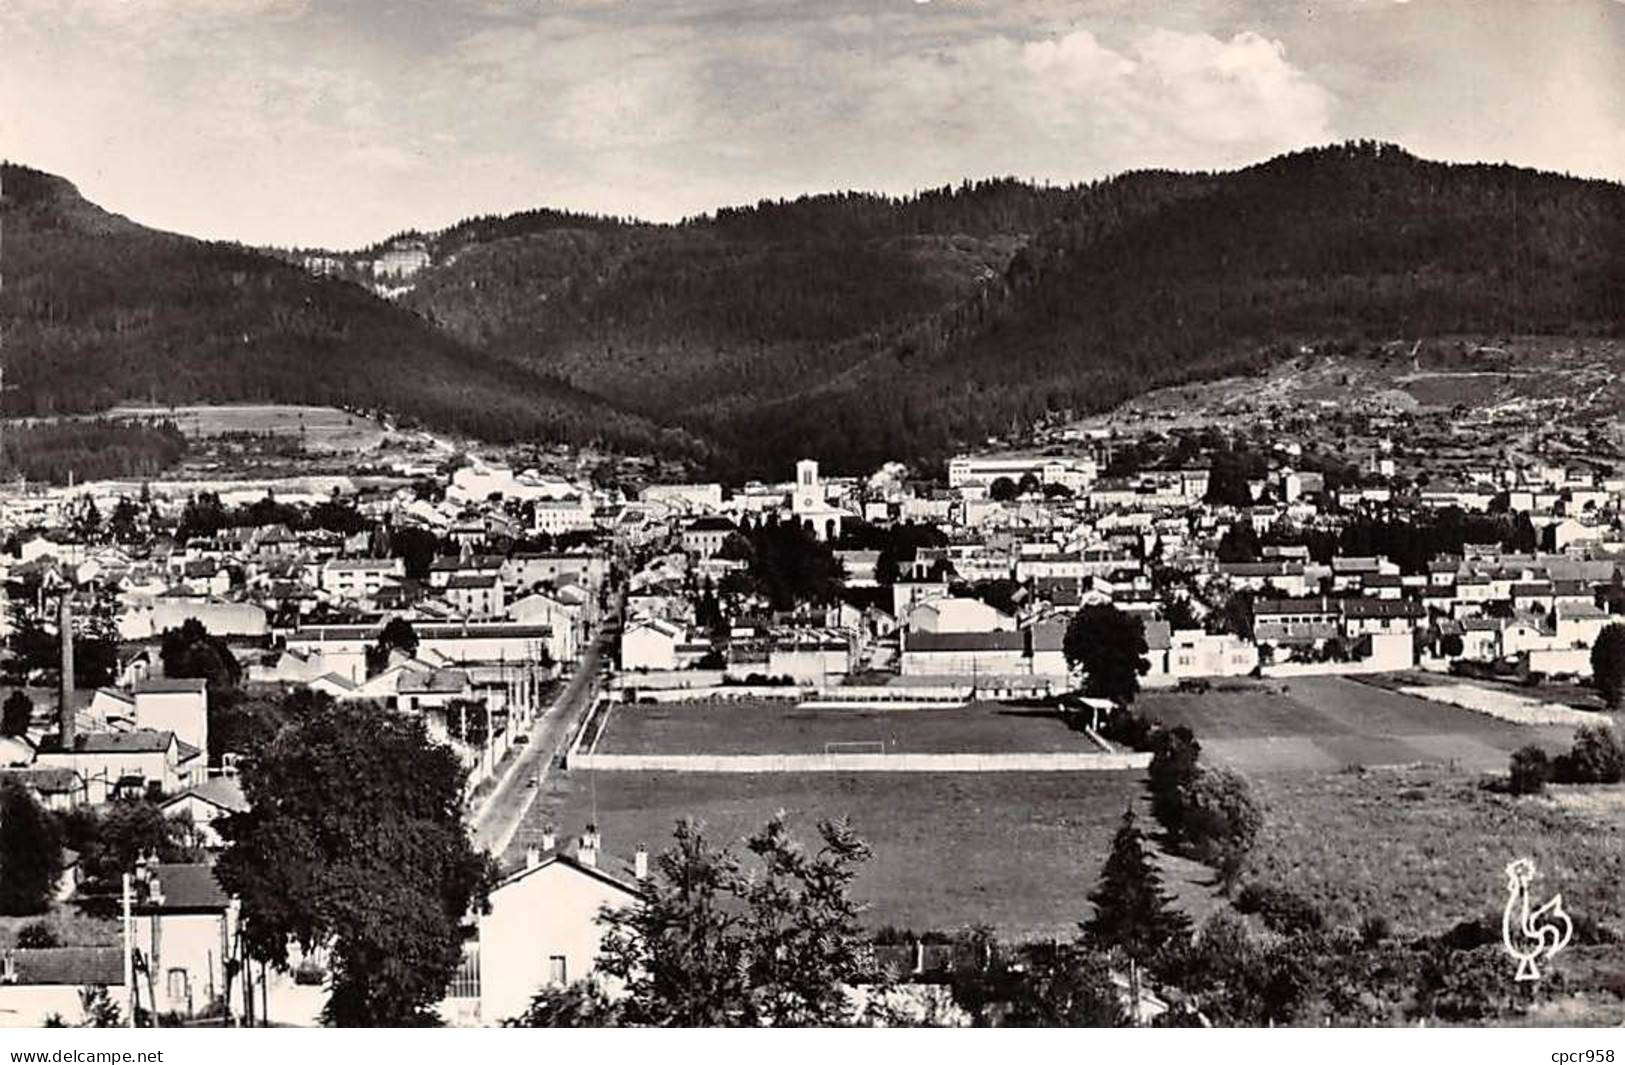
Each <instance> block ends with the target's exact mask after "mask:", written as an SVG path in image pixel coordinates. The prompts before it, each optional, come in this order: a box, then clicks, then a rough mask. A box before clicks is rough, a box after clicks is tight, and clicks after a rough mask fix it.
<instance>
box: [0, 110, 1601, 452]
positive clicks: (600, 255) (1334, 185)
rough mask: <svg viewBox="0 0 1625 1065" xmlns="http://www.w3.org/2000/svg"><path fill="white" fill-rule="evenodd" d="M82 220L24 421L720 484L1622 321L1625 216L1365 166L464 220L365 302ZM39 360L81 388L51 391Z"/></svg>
mask: <svg viewBox="0 0 1625 1065" xmlns="http://www.w3.org/2000/svg"><path fill="white" fill-rule="evenodd" d="M41 177H42V178H43V175H42V176H41ZM7 182H8V185H7V196H8V200H11V199H12V193H11V188H10V183H11V176H10V172H9V171H8V174H7ZM64 184H65V183H64ZM69 188H71V187H69ZM58 198H59V199H60V197H58ZM75 199H76V197H75ZM8 212H9V213H8V219H7V221H8V232H7V235H8V238H9V237H10V235H11V215H12V214H16V213H17V208H16V206H15V205H14V204H8ZM94 212H95V209H94V208H90V207H89V206H88V205H83V204H82V201H79V203H78V204H71V203H62V204H59V205H58V206H57V207H56V208H55V210H54V213H55V215H57V216H60V218H61V219H62V221H61V222H60V223H58V224H55V225H46V224H45V223H43V222H42V221H39V220H36V221H34V222H32V223H25V227H24V232H25V234H27V233H28V232H29V230H30V227H31V228H32V231H33V234H34V238H33V243H34V245H35V247H36V249H37V250H36V251H35V253H34V254H35V256H36V258H35V259H34V260H33V261H32V262H30V260H29V259H28V258H27V255H26V253H25V255H24V256H23V257H21V258H22V262H21V263H20V264H18V263H16V262H15V261H14V260H10V259H9V257H8V267H7V280H8V286H7V293H6V302H7V304H8V310H9V311H10V314H11V315H12V316H17V317H19V318H20V320H21V323H22V328H21V329H18V328H17V327H16V326H14V325H13V326H11V329H12V331H13V335H14V336H15V337H16V338H17V339H15V340H14V341H13V343H12V345H11V350H13V351H14V352H15V351H18V350H19V349H20V350H21V351H22V352H23V355H22V356H21V358H20V359H18V360H17V361H19V362H24V364H25V365H26V361H32V362H34V363H35V367H36V368H35V370H34V372H33V374H32V376H30V377H27V378H25V379H24V380H25V384H24V388H25V397H26V398H27V401H28V403H29V404H30V407H29V409H30V410H41V409H51V408H52V404H57V405H62V404H64V403H66V402H67V396H68V395H72V396H73V397H74V398H75V401H76V402H80V403H81V404H85V403H88V404H96V403H102V402H105V401H106V400H107V399H108V398H110V397H114V396H115V394H116V395H117V396H118V397H125V396H133V397H137V398H146V397H147V396H148V394H149V393H155V394H156V395H158V396H159V397H161V398H171V397H173V396H175V394H176V393H177V392H180V393H182V394H181V395H180V396H179V397H178V398H187V399H199V398H214V399H228V398H256V399H283V400H311V399H320V398H324V397H322V396H321V395H320V393H321V392H322V391H323V390H324V389H335V388H337V389H339V390H341V391H342V394H343V396H344V397H345V398H352V397H354V398H356V399H357V400H358V401H359V402H360V403H361V404H362V405H373V406H380V407H387V408H391V409H400V410H401V411H402V412H403V413H406V414H409V415H411V416H413V417H417V418H420V419H422V420H424V421H425V422H430V423H435V424H442V425H445V426H446V427H448V428H454V429H455V428H462V429H465V430H466V431H471V432H475V433H477V434H478V435H487V436H491V437H493V438H496V439H512V438H516V437H521V436H525V435H549V436H551V437H552V438H555V439H562V440H565V441H570V442H581V441H582V440H584V439H587V438H594V437H595V438H597V439H600V440H604V441H606V442H610V443H614V444H616V445H617V446H623V447H631V448H649V449H658V450H662V451H664V452H666V453H668V454H670V453H673V452H681V453H683V454H686V455H687V456H689V457H692V458H695V459H696V460H697V462H698V463H699V464H700V465H702V466H704V467H706V468H707V471H708V472H709V473H711V474H712V475H716V476H722V477H726V478H729V479H737V478H744V477H749V476H771V477H781V476H783V475H784V471H785V470H787V469H788V468H789V465H790V463H791V462H793V460H794V459H795V458H797V457H800V456H805V455H816V456H818V457H819V458H821V459H822V460H824V461H825V462H826V463H827V464H828V465H829V466H831V467H832V468H834V469H838V470H848V471H859V470H862V469H864V468H866V467H870V466H872V465H873V464H875V463H878V462H880V461H884V460H887V459H894V458H901V459H909V460H930V459H935V458H939V457H940V456H941V455H943V454H944V453H946V452H947V451H948V450H949V449H951V448H953V447H956V446H960V445H962V444H964V443H966V442H975V441H978V440H980V439H982V438H984V437H986V436H987V435H989V434H990V433H1003V432H1006V431H1008V430H1009V429H1010V428H1011V427H1012V426H1018V427H1019V426H1021V425H1023V424H1027V423H1030V422H1032V421H1034V420H1036V419H1039V418H1042V417H1045V416H1046V415H1048V414H1051V413H1054V412H1061V411H1068V412H1072V413H1074V414H1082V413H1086V412H1091V411H1098V410H1102V409H1105V408H1107V407H1110V406H1112V405H1115V404H1116V403H1118V402H1121V401H1122V400H1123V399H1126V398H1128V397H1130V396H1132V395H1135V394H1137V393H1139V392H1142V391H1145V390H1147V389H1151V388H1155V387H1158V386H1162V385H1167V384H1172V383H1177V382H1180V381H1188V380H1202V379H1207V378H1210V377H1214V376H1219V375H1227V374H1231V373H1236V372H1246V371H1249V370H1252V369H1257V368H1260V367H1262V366H1264V365H1266V364H1267V363H1268V362H1269V361H1270V360H1271V359H1273V358H1275V357H1277V356H1278V355H1280V354H1283V353H1286V352H1289V351H1292V350H1295V349H1296V347H1297V346H1298V345H1300V344H1307V343H1324V342H1347V343H1351V344H1355V345H1358V344H1361V343H1367V342H1381V341H1387V340H1393V339H1396V338H1422V337H1428V336H1436V335H1443V334H1453V335H1461V334H1465V335H1474V334H1477V335H1483V336H1505V335H1521V334H1558V335H1578V336H1598V335H1603V336H1618V335H1619V334H1620V328H1621V322H1622V319H1625V239H1622V238H1625V187H1622V186H1621V185H1619V184H1616V183H1612V182H1604V181H1591V180H1580V179H1575V178H1570V177H1566V176H1561V175H1556V174H1549V173H1542V172H1536V171H1532V170H1526V169H1520V168H1516V167H1511V166H1505V165H1481V164H1442V163H1434V162H1427V161H1424V160H1421V159H1417V158H1416V157H1414V156H1412V155H1409V154H1408V153H1406V152H1404V151H1402V150H1401V149H1398V148H1396V147H1394V146H1392V145H1383V144H1376V143H1371V142H1359V143H1350V144H1345V145H1338V146H1333V147H1326V148H1317V149H1311V150H1307V151H1302V152H1295V153H1292V154H1289V155H1284V156H1281V157H1278V158H1276V159H1273V160H1270V161H1268V162H1265V163H1261V164H1258V165H1256V166H1252V167H1248V168H1245V169H1242V170H1238V171H1234V172H1229V173H1195V174H1184V173H1174V172H1168V171H1139V172H1133V173H1128V174H1124V175H1121V176H1118V177H1115V178H1112V179H1109V180H1104V181H1098V182H1094V183H1090V184H1086V185H1077V186H1068V187H1044V186H1034V185H1029V184H1025V183H1022V182H1017V181H1013V180H1007V179H1006V180H996V181H986V182H978V183H966V184H964V185H961V186H958V187H954V188H945V189H939V190H933V191H930V192H927V193H922V194H919V195H916V196H912V197H907V198H901V199H899V198H890V197H882V196H872V195H865V194H850V193H848V194H834V195H826V196H812V197H804V198H802V199H799V200H795V201H790V202H773V203H762V204H758V205H757V206H755V207H747V208H738V209H726V210H721V211H718V212H716V213H714V214H711V215H706V216H702V217H699V218H695V219H689V220H686V221H684V222H682V223H678V224H674V225H656V224H651V223H644V222H638V221H635V220H626V219H614V218H595V217H590V216H583V215H573V214H568V213H564V212H557V211H548V210H539V211H529V212H523V213H520V214H516V215H510V216H504V217H484V218H475V219H470V220H468V221H465V222H462V223H459V224H458V225H456V226H452V227H450V228H448V229H446V230H443V231H441V232H439V233H435V234H426V235H425V234H419V235H415V236H416V237H418V238H421V239H422V241H423V243H424V246H425V248H426V250H427V251H428V252H429V256H430V263H429V265H428V266H427V267H426V268H425V269H423V270H422V271H420V272H419V273H417V274H416V275H415V276H414V277H412V278H411V287H410V289H409V290H408V291H406V292H405V293H403V294H402V295H401V296H400V297H399V299H398V301H397V302H396V303H393V304H391V303H388V302H385V301H382V300H379V299H376V298H374V297H373V296H371V295H369V294H367V293H365V292H363V291H362V290H361V289H360V288H358V287H357V286H353V285H347V284H344V283H342V282H339V281H336V280H334V279H319V278H311V277H306V276H304V275H302V274H301V273H300V272H298V271H297V270H294V269H292V268H291V267H289V266H286V265H285V264H282V263H274V262H272V260H271V259H270V258H269V257H268V256H265V255H260V254H257V253H254V252H250V251H247V250H246V249H241V248H234V247H231V246H227V245H205V244H201V243H200V242H195V241H185V238H178V237H170V236H168V235H163V234H154V233H152V231H150V230H140V231H139V232H140V237H139V239H136V238H133V237H130V236H129V235H128V234H127V233H123V232H117V231H115V232H101V231H99V230H98V229H97V226H96V225H95V224H92V223H91V222H88V221H86V216H87V215H94ZM24 213H25V214H26V212H24ZM34 213H35V214H39V213H40V212H39V211H38V210H36V211H35V212H34ZM47 213H51V212H47ZM108 217H111V216H108ZM119 221H120V223H121V224H122V226H126V227H128V226H131V225H132V224H131V223H128V222H123V221H122V220H119ZM70 223H71V224H70ZM109 224H111V223H102V225H103V226H104V227H105V226H106V225H109ZM135 228H137V229H138V228H139V227H135ZM114 229H115V230H117V229H118V226H114ZM409 236H411V235H409ZM27 239H28V238H27V237H25V240H27ZM120 242H123V243H120ZM132 242H133V244H134V245H135V246H136V247H137V248H138V249H139V254H137V253H136V251H134V250H130V249H129V248H126V247H125V245H126V244H130V243H132ZM175 242H183V243H182V244H181V245H179V246H177V244H176V243H175ZM10 243H11V242H10V240H9V239H8V248H7V250H8V251H10V250H11V247H10ZM110 245H112V246H115V247H116V248H117V249H118V251H119V255H120V256H122V257H123V259H124V261H123V262H122V263H121V262H120V261H119V260H118V259H116V258H114V257H112V256H110V255H108V254H107V253H108V251H109V250H112V249H110V247H109V246H110ZM25 247H26V244H25ZM132 256H133V257H134V258H133V263H134V264H138V265H139V268H138V269H137V270H135V271H132V270H131V269H129V267H130V266H131V265H132V259H131V257H132ZM30 267H32V269H33V272H35V273H36V274H41V275H43V276H44V277H45V278H46V280H43V281H42V280H40V278H39V277H36V278H34V279H32V281H31V280H30V279H29V278H28V277H27V276H26V275H27V273H28V272H30ZM19 272H21V273H23V274H24V275H25V276H24V277H23V279H22V280H21V282H20V284H21V285H22V286H23V287H24V294H23V295H22V296H18V295H15V294H14V293H13V292H12V278H13V277H14V276H16V275H17V274H18V273H19ZM53 272H55V273H58V274H63V273H65V274H67V275H70V276H66V277H62V278H57V279H54V280H53V279H52V275H53ZM132 273H135V274H138V275H140V276H138V277H137V278H135V280H136V282H137V283H136V284H135V285H134V291H133V292H132V291H128V288H129V286H128V285H127V283H126V279H129V278H131V276H132ZM153 274H160V275H162V276H163V278H164V279H163V280H162V281H159V280H155V279H153V278H152V277H151V276H149V275H153ZM30 284H32V285H33V288H34V291H32V292H30V291H29V289H28V286H29V285H30ZM155 286H156V288H155ZM87 289H88V290H90V292H91V294H92V295H93V296H94V297H95V298H83V297H82V296H81V293H82V292H84V290H87ZM59 294H60V295H59ZM160 308H162V309H161V310H160ZM8 325H10V321H9V319H8ZM31 331H32V332H31ZM31 344H32V345H33V346H34V347H37V348H40V350H37V351H36V350H30V347H31ZM239 349H248V350H249V351H255V350H257V349H261V350H263V349H269V350H270V351H272V352H274V353H275V355H276V357H274V358H256V357H254V356H252V355H247V354H245V352H244V351H241V350H239ZM399 350H404V351H406V352H408V353H409V355H408V357H406V358H401V357H400V356H398V355H397V356H396V357H395V358H391V355H392V354H393V353H394V352H396V351H399ZM63 352H75V353H78V352H83V353H87V354H89V355H90V357H91V358H92V363H93V365H96V366H98V367H105V368H106V370H107V371H108V372H107V373H106V374H105V375H99V376H97V377H96V378H95V379H93V380H91V381H89V382H87V387H85V388H65V387H64V386H63V378H62V376H61V374H62V372H64V371H66V370H67V366H66V365H65V363H64V362H63V361H62V360H63V355H62V353H63ZM25 360H26V361H25ZM53 360H54V361H53ZM384 364H387V366H388V369H389V371H392V372H382V371H384V369H385V365H384ZM42 367H44V368H51V369H54V370H55V371H56V374H55V376H53V374H52V373H50V372H45V373H42V372H41V368H42ZM532 397H534V401H533V399H532ZM325 398H326V400H327V401H333V399H334V398H335V393H334V392H333V391H328V392H327V393H326V396H325ZM8 406H9V404H8ZM476 412H477V414H478V418H477V419H476ZM476 420H478V421H479V422H482V423H484V424H483V425H482V426H481V427H478V428H477V427H476V426H475V425H474V424H473V423H474V422H475V421H476Z"/></svg>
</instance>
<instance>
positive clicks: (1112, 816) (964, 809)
mask: <svg viewBox="0 0 1625 1065" xmlns="http://www.w3.org/2000/svg"><path fill="white" fill-rule="evenodd" d="M1142 793H1143V774H1141V773H1137V772H1125V773H986V774H974V773H897V774H891V773H798V774H790V773H773V774H759V775H746V774H732V773H630V772H603V771H576V772H572V773H559V774H555V775H554V776H553V777H552V778H551V780H550V785H549V788H548V792H547V793H546V794H544V795H543V796H541V797H540V798H539V799H538V801H537V803H536V805H535V806H534V807H533V808H532V809H531V811H530V813H529V815H528V816H527V817H526V819H525V823H524V824H523V825H522V826H521V828H520V830H519V833H518V835H517V836H516V837H515V839H514V842H513V845H512V849H510V851H509V852H508V854H507V855H506V862H505V864H507V865H512V864H517V862H518V861H519V860H520V859H521V858H522V856H523V852H524V849H525V847H526V846H529V845H532V844H535V843H536V842H537V841H538V840H539V838H540V836H541V829H542V826H543V825H545V824H549V823H551V824H554V825H556V826H557V827H558V831H559V836H560V840H561V842H562V841H565V840H569V839H573V838H574V837H575V836H577V835H579V834H580V832H581V831H582V829H583V828H584V827H585V826H586V824H587V823H588V822H589V821H590V822H594V823H596V824H597V825H598V827H599V830H600V832H601V833H602V834H603V838H604V847H605V851H606V853H607V854H608V855H610V856H612V857H610V858H609V859H608V861H609V862H610V864H611V867H613V868H616V869H619V870H623V871H624V870H625V869H626V868H627V867H628V863H629V861H630V859H631V856H632V852H633V851H634V850H635V849H636V847H637V845H638V844H639V843H643V844H645V845H647V846H648V847H649V849H650V850H651V851H658V850H661V849H663V848H664V847H666V846H669V845H670V842H671V833H672V828H673V826H674V824H675V822H676V820H677V818H679V817H680V816H684V815H687V816H690V817H693V818H696V819H697V820H699V821H701V822H702V823H703V824H704V825H705V826H706V829H707V832H708V834H709V835H711V836H712V837H714V838H717V839H723V840H733V841H738V840H739V839H741V838H742V837H744V836H746V835H748V834H749V833H751V832H753V831H755V830H756V829H757V828H760V827H761V825H762V824H763V823H764V822H766V821H767V819H768V818H770V817H771V816H772V815H773V814H774V813H775V812H776V811H778V810H781V809H782V810H784V811H786V812H787V813H788V814H789V815H790V818H791V826H792V829H793V830H794V831H795V833H796V835H797V836H798V837H799V838H800V839H802V840H804V841H807V842H811V841H813V840H814V839H815V834H814V824H815V823H816V821H817V820H818V819H821V818H836V817H843V816H844V817H849V818H850V819H851V821H852V824H853V827H854V828H855V829H856V830H857V832H858V834H859V835H860V836H861V837H862V838H863V839H864V840H866V841H867V842H868V843H869V845H870V847H872V848H873V850H874V857H873V858H872V859H871V860H870V861H869V863H868V865H867V866H866V867H865V869H864V870H863V872H862V874H861V875H860V877H859V879H858V882H857V885H856V889H855V894H856V895H857V897H859V898H860V899H862V900H863V901H865V902H866V903H868V904H869V906H870V909H869V911H868V913H867V916H866V921H867V923H868V924H869V925H870V926H871V927H874V928H879V927H883V926H886V925H892V926H897V927H909V928H913V929H915V930H916V931H925V930H929V929H944V930H947V929H956V928H963V927H968V926H972V925H976V924H988V925H991V926H993V927H994V928H995V929H996V930H997V931H998V932H999V934H1000V935H1001V936H1003V937H1007V938H1013V939H1028V938H1042V937H1053V936H1060V937H1070V936H1072V935H1073V934H1074V933H1075V932H1076V928H1077V922H1079V921H1082V920H1086V919H1087V918H1088V916H1089V912H1090V910H1089V903H1088V901H1087V898H1086V896H1087V895H1088V893H1089V891H1090V889H1091V887H1092V886H1093V884H1094V879H1095V876H1096V874H1097V873H1098V872H1099V871H1100V865H1101V863H1102V862H1103V861H1104V860H1105V855H1106V848H1107V845H1108V843H1109V842H1110V840H1111V835H1112V833H1113V832H1114V831H1115V830H1116V828H1117V824H1118V820H1119V819H1120V818H1121V817H1122V815H1123V810H1124V808H1125V807H1126V806H1128V805H1129V804H1130V803H1135V804H1137V805H1138V806H1139V809H1140V813H1141V815H1142V818H1149V814H1148V813H1146V811H1145V809H1144V802H1143V795H1142ZM1144 823H1145V824H1146V825H1147V826H1148V827H1151V826H1150V822H1149V820H1146V821H1145V822H1144ZM1166 866H1167V868H1168V870H1169V875H1170V880H1171V882H1172V883H1171V886H1172V887H1173V888H1174V889H1175V890H1176V891H1177V892H1178V894H1179V896H1180V898H1181V900H1182V902H1183V904H1184V905H1185V906H1186V907H1187V908H1188V909H1190V910H1191V911H1192V912H1195V913H1206V912H1207V911H1208V910H1209V909H1210V908H1211V907H1212V906H1213V905H1214V901H1213V899H1212V892H1211V889H1209V888H1207V887H1205V886H1204V885H1203V883H1202V881H1204V880H1206V879H1207V870H1205V869H1203V868H1202V867H1200V866H1195V865H1192V864H1190V863H1186V862H1182V861H1179V860H1176V859H1167V860H1166Z"/></svg>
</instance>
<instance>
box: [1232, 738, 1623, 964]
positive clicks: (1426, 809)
mask: <svg viewBox="0 0 1625 1065" xmlns="http://www.w3.org/2000/svg"><path fill="white" fill-rule="evenodd" d="M1254 785H1255V787H1257V788H1258V790H1259V794H1260V796H1261V797H1262V798H1263V799H1264V801H1265V803H1266V806H1267V815H1266V818H1265V825H1264V831H1263V833H1262V835H1261V837H1260V840H1259V843H1258V846H1257V848H1256V850H1255V851H1254V855H1253V857H1254V864H1255V866H1257V868H1258V871H1259V873H1260V875H1262V876H1263V877H1265V878H1266V879H1270V880H1274V881H1279V882H1280V883H1282V884H1284V885H1286V886H1288V887H1291V888H1292V889H1293V890H1296V891H1298V892H1300V893H1302V894H1304V895H1307V896H1308V897H1310V898H1312V899H1314V900H1315V901H1316V902H1317V903H1319V904H1320V905H1321V906H1322V908H1323V909H1324V910H1325V911H1326V913H1327V915H1328V917H1329V918H1331V919H1332V920H1333V921H1334V922H1336V923H1338V924H1341V925H1346V926H1354V925H1356V924H1358V922H1359V921H1360V920H1361V919H1362V918H1364V917H1365V916H1367V915H1373V914H1382V915H1385V916H1386V917H1387V918H1388V919H1389V920H1390V921H1392V922H1393V924H1394V927H1395V929H1396V930H1397V931H1400V932H1403V933H1422V932H1429V931H1442V930H1444V929H1445V928H1448V927H1449V926H1450V925H1452V924H1454V923H1455V922H1457V921H1465V920H1469V919H1472V918H1475V917H1480V916H1485V915H1490V914H1495V915H1499V914H1500V912H1501V908H1502V906H1503V905H1504V904H1505V901H1506V877H1505V873H1504V870H1505V867H1506V864H1507V863H1508V862H1509V861H1511V860H1512V859H1514V858H1518V857H1528V858H1532V859H1534V861H1535V865H1536V867H1537V869H1538V870H1539V877H1538V879H1537V880H1536V881H1535V885H1534V888H1535V892H1536V893H1537V895H1538V898H1539V900H1541V901H1544V900H1545V899H1546V898H1548V897H1550V896H1551V895H1552V894H1553V893H1555V892H1559V891H1561V892H1562V893H1563V899H1564V902H1565V905H1566V908H1567V909H1568V911H1569V913H1570V914H1571V915H1581V914H1584V915H1589V916H1591V917H1594V918H1596V919H1597V920H1599V921H1601V922H1603V923H1604V924H1607V925H1610V926H1612V927H1613V928H1614V929H1615V930H1616V931H1619V932H1622V933H1625V893H1622V891H1621V885H1622V884H1625V789H1620V788H1596V787H1588V788H1553V789H1551V792H1550V794H1549V795H1546V796H1534V797H1526V798H1514V797H1512V796H1508V795H1499V794H1495V793H1492V792H1488V791H1485V790H1483V789H1482V788H1481V787H1479V778H1477V777H1476V776H1474V775H1471V774H1467V773H1462V772H1450V771H1448V770H1445V769H1442V768H1415V769H1406V770H1396V771H1373V772H1366V773H1338V774H1329V775H1327V774H1320V775H1283V776H1270V777H1262V778H1258V779H1255V781H1254Z"/></svg>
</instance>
